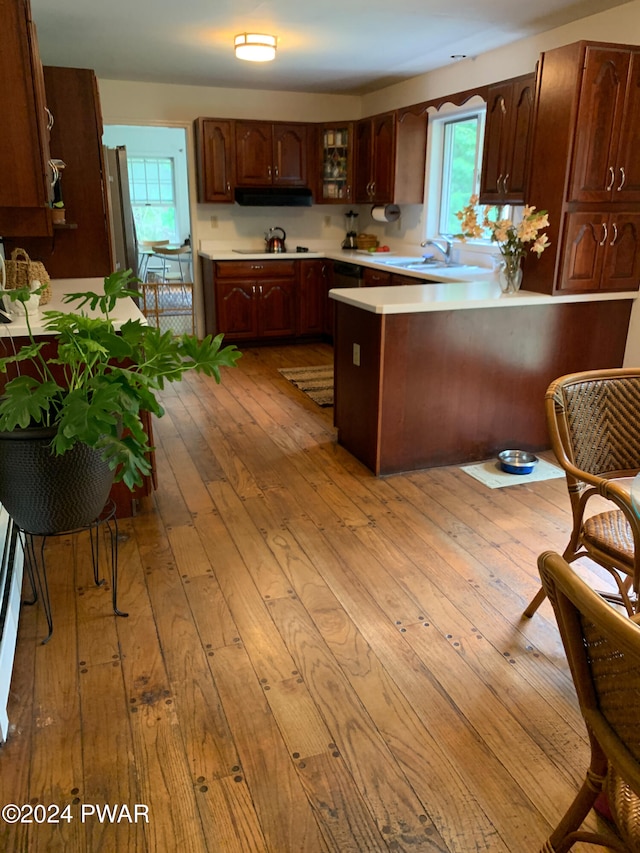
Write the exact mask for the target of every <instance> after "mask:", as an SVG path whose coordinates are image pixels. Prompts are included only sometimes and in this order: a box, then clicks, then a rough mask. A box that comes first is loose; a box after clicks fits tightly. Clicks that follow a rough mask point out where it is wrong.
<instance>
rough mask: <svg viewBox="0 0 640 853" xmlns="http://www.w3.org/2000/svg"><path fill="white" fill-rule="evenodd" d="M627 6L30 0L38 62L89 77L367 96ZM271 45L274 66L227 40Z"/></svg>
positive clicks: (475, 0)
mask: <svg viewBox="0 0 640 853" xmlns="http://www.w3.org/2000/svg"><path fill="white" fill-rule="evenodd" d="M626 2H630V0H534V2H530V0H320V2H313V3H312V2H310V0H264V2H261V0H182V2H180V0H31V8H32V13H33V17H34V20H35V22H36V25H37V29H38V39H39V42H40V53H41V55H42V59H43V62H44V64H45V65H61V66H69V67H79V68H93V69H94V70H95V71H96V73H97V75H98V77H102V78H106V79H120V80H141V81H153V82H159V83H178V84H188V85H201V86H221V87H224V88H228V87H231V88H256V89H266V90H283V91H296V92H317V93H319V92H323V93H335V94H356V95H357V94H364V93H367V92H371V91H375V90H376V89H381V88H383V87H385V86H388V85H390V84H392V83H396V82H400V81H401V80H405V79H407V78H409V77H415V76H416V75H418V74H422V73H424V72H426V71H430V70H433V69H434V68H439V67H442V66H444V65H447V64H449V63H450V62H451V61H452V60H451V56H452V54H463V55H467V56H477V55H478V54H480V53H485V52H486V51H488V50H492V49H493V48H497V47H501V46H503V45H505V44H509V43H510V42H513V41H517V40H518V39H521V38H524V37H526V36H529V35H533V34H535V33H539V32H543V31H545V30H548V29H552V28H553V27H557V26H561V25H562V24H566V23H569V22H571V21H574V20H577V19H579V18H582V17H585V16H587V15H592V14H595V13H597V12H602V11H604V10H606V9H610V8H612V7H614V6H621V5H623V4H624V3H626ZM245 31H253V32H256V31H257V32H267V33H272V34H274V35H276V36H277V37H278V55H277V57H276V59H275V61H274V62H269V63H252V62H242V61H240V60H237V59H235V57H234V56H233V37H234V35H235V34H236V33H239V32H245Z"/></svg>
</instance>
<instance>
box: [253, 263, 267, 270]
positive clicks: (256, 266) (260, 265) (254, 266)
mask: <svg viewBox="0 0 640 853" xmlns="http://www.w3.org/2000/svg"><path fill="white" fill-rule="evenodd" d="M251 269H252V270H263V269H264V264H251Z"/></svg>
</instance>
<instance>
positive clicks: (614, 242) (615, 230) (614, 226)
mask: <svg viewBox="0 0 640 853" xmlns="http://www.w3.org/2000/svg"><path fill="white" fill-rule="evenodd" d="M617 239H618V226H617V225H616V223H615V222H614V223H613V239H612V241H611V242H610V243H609V245H610V246H615V244H616V240H617Z"/></svg>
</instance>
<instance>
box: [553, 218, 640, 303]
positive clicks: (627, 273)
mask: <svg viewBox="0 0 640 853" xmlns="http://www.w3.org/2000/svg"><path fill="white" fill-rule="evenodd" d="M639 280H640V213H622V212H619V213H618V212H616V213H569V214H567V218H566V227H565V238H564V253H563V257H562V270H561V274H560V281H561V282H562V287H561V290H562V291H581V292H586V291H596V290H637V289H638V281H639Z"/></svg>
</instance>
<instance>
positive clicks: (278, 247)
mask: <svg viewBox="0 0 640 853" xmlns="http://www.w3.org/2000/svg"><path fill="white" fill-rule="evenodd" d="M276 231H279V232H280V233H281V234H282V236H281V237H278V236H277V234H276V233H275V232H276ZM264 239H265V243H266V244H267V252H286V249H285V246H284V241H285V240H286V239H287V235H286V234H285V232H284V228H280V227H279V226H278V225H276V226H275V227H273V228H269V230H268V231H267V233H266V234H265V238H264Z"/></svg>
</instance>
